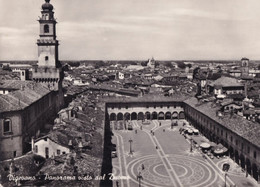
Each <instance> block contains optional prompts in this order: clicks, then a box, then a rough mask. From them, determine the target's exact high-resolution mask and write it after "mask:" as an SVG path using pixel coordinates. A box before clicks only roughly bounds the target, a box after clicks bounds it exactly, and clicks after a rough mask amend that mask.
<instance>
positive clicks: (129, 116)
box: [124, 112, 131, 121]
mask: <svg viewBox="0 0 260 187" xmlns="http://www.w3.org/2000/svg"><path fill="white" fill-rule="evenodd" d="M124 119H125V120H126V121H128V120H131V115H130V113H129V112H126V113H125V114H124Z"/></svg>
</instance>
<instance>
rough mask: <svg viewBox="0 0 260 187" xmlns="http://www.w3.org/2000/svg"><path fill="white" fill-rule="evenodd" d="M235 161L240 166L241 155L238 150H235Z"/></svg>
mask: <svg viewBox="0 0 260 187" xmlns="http://www.w3.org/2000/svg"><path fill="white" fill-rule="evenodd" d="M235 161H236V163H237V164H239V154H238V151H237V150H235Z"/></svg>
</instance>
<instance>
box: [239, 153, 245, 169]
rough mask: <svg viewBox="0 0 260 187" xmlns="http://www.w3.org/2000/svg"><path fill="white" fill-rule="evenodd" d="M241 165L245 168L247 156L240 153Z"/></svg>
mask: <svg viewBox="0 0 260 187" xmlns="http://www.w3.org/2000/svg"><path fill="white" fill-rule="evenodd" d="M240 165H241V167H242V168H243V169H245V156H244V155H243V154H240Z"/></svg>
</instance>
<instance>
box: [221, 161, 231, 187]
mask: <svg viewBox="0 0 260 187" xmlns="http://www.w3.org/2000/svg"><path fill="white" fill-rule="evenodd" d="M229 168H230V164H228V163H224V164H223V168H222V170H223V171H224V172H225V187H226V186H227V172H228V170H229Z"/></svg>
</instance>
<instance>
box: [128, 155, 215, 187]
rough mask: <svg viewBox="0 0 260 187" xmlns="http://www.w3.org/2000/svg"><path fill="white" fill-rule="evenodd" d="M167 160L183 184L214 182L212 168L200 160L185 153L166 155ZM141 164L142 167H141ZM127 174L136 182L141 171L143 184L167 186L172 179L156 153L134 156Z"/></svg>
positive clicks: (198, 186)
mask: <svg viewBox="0 0 260 187" xmlns="http://www.w3.org/2000/svg"><path fill="white" fill-rule="evenodd" d="M167 157H168V160H169V162H170V164H171V166H172V168H174V171H175V173H176V174H177V176H178V178H179V179H180V181H181V183H182V185H183V186H192V187H206V186H212V184H213V183H216V180H217V175H216V174H215V172H214V170H213V168H212V167H211V166H210V165H209V164H207V163H206V162H203V161H202V160H199V159H196V158H194V157H190V156H185V155H168V156H167ZM142 164H143V165H144V169H142ZM127 168H128V174H129V176H130V177H131V179H132V181H133V182H135V183H138V181H137V179H136V178H137V174H138V173H139V172H140V171H141V175H142V177H143V180H142V184H143V186H158V187H159V186H165V187H166V186H169V187H172V185H173V184H172V181H171V179H170V177H169V175H168V172H167V171H166V169H165V167H164V165H163V164H162V160H161V158H160V157H158V156H156V155H148V156H143V157H141V158H136V159H135V160H132V161H131V162H130V163H129V164H128V167H127Z"/></svg>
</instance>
